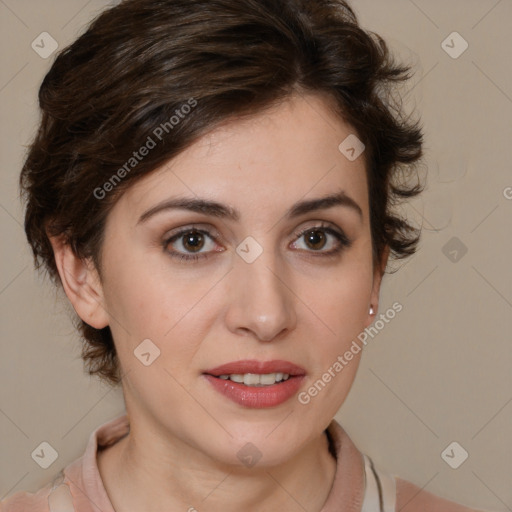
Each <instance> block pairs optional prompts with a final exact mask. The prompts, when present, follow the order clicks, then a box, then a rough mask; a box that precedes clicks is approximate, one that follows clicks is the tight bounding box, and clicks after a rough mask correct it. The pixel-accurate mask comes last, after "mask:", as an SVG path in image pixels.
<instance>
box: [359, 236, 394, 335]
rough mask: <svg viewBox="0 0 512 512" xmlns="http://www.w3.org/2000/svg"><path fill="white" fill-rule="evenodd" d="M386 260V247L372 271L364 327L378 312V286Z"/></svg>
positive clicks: (387, 252)
mask: <svg viewBox="0 0 512 512" xmlns="http://www.w3.org/2000/svg"><path fill="white" fill-rule="evenodd" d="M388 258H389V246H388V245H386V247H385V248H384V250H383V251H382V256H381V259H380V261H379V262H378V263H377V264H376V265H375V268H374V270H373V286H372V292H371V295H370V304H369V305H368V316H367V319H366V325H365V327H368V326H369V325H370V324H371V323H372V322H373V320H374V319H375V315H376V314H377V311H378V310H379V297H380V285H381V283H382V277H383V276H384V272H385V270H386V266H387V264H388ZM370 307H372V308H373V313H370Z"/></svg>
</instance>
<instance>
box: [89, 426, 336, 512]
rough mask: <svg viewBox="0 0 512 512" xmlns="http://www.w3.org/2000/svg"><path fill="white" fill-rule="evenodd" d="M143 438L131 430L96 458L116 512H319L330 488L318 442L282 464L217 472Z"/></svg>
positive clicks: (175, 444)
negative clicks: (237, 511) (146, 511)
mask: <svg viewBox="0 0 512 512" xmlns="http://www.w3.org/2000/svg"><path fill="white" fill-rule="evenodd" d="M144 432H147V430H146V431H144V430H141V431H134V429H133V428H131V429H130V433H129V434H128V435H127V436H125V437H124V438H123V439H121V440H120V441H118V442H117V443H116V444H114V445H113V446H111V447H109V448H107V449H105V450H102V451H100V452H99V453H98V467H99V470H100V474H101V477H102V480H103V483H104V485H105V489H106V491H107V494H108V495H109V497H110V500H111V502H112V505H113V507H114V509H115V510H116V512H132V511H133V510H148V511H156V510H183V511H189V512H194V511H197V512H202V511H203V510H208V511H209V512H221V511H222V512H225V511H226V510H244V512H256V511H258V512H262V511H275V510H287V511H290V512H291V511H293V512H294V511H300V512H303V511H304V510H308V511H314V512H319V511H320V510H321V509H322V506H323V504H324V503H325V501H326V499H327V496H328V494H329V491H330V489H331V486H332V482H333V480H334V474H335V471H336V461H335V460H334V458H333V457H332V455H331V454H330V452H329V443H328V439H327V436H326V435H325V434H322V435H321V436H319V437H318V438H316V439H314V440H313V441H312V442H311V443H309V444H307V445H306V446H304V447H302V449H301V450H300V451H299V452H298V453H296V454H295V455H294V456H293V457H292V458H291V459H289V460H287V461H285V462H283V463H282V464H279V465H276V466H272V467H263V468H259V469H258V468H257V467H254V468H252V469H250V470H249V469H246V468H240V467H238V466H236V467H235V466H227V465H224V464H219V463H218V462H217V461H214V460H211V459H209V458H207V457H206V456H205V455H204V454H202V453H199V452H198V451H197V450H195V449H194V448H193V447H191V446H189V445H187V444H186V443H183V442H180V440H178V439H171V440H169V438H168V437H166V438H165V440H164V439H161V438H159V437H158V436H154V435H147V434H146V435H145V436H144ZM242 489H243V492H241V490H242Z"/></svg>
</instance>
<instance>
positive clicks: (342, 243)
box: [163, 224, 352, 261]
mask: <svg viewBox="0 0 512 512" xmlns="http://www.w3.org/2000/svg"><path fill="white" fill-rule="evenodd" d="M312 231H322V232H323V233H326V234H329V235H332V236H334V237H335V238H336V239H337V241H338V244H339V245H338V247H337V248H336V249H331V250H330V251H327V252H326V251H313V250H310V251H306V252H308V253H311V256H313V257H323V258H329V257H331V258H332V257H335V256H337V255H338V254H339V253H341V252H342V251H343V250H344V249H347V248H349V247H350V246H351V245H352V242H351V241H350V240H349V239H348V237H347V236H346V235H345V234H344V233H343V232H338V231H337V230H335V229H333V228H331V227H329V226H327V225H325V224H321V225H319V226H310V227H307V228H305V229H302V230H300V231H298V232H295V233H294V235H295V237H296V240H299V239H300V238H301V237H302V236H304V235H305V234H306V233H310V232H312ZM189 233H200V234H202V235H206V236H207V237H209V238H210V239H211V240H213V241H214V242H216V237H215V236H213V235H212V234H211V233H210V232H209V231H206V230H203V229H199V228H196V227H193V226H190V227H187V228H184V229H182V230H180V231H179V232H177V233H175V234H173V235H172V236H171V237H169V238H167V239H166V240H165V241H164V243H163V248H164V250H165V251H166V252H167V254H168V255H169V256H171V257H172V258H176V259H178V260H179V261H198V260H201V259H204V258H208V257H209V255H210V252H206V253H198V254H186V253H180V252H177V251H174V252H173V251H169V250H167V247H168V246H169V245H170V244H172V243H174V242H176V241H177V240H179V239H180V238H181V237H183V236H184V235H186V234H189ZM216 252H221V251H216Z"/></svg>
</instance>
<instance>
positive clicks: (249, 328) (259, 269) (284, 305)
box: [226, 251, 297, 341]
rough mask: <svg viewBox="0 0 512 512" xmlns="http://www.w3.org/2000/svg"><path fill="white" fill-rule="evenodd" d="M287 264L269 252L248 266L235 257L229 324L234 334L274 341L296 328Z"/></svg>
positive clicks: (230, 287)
mask: <svg viewBox="0 0 512 512" xmlns="http://www.w3.org/2000/svg"><path fill="white" fill-rule="evenodd" d="M287 281H289V279H287V273H286V272H285V268H284V263H282V262H280V261H279V260H277V259H276V257H274V256H273V255H271V254H270V251H269V252H268V253H267V252H266V251H264V252H263V254H262V255H260V256H259V258H258V259H257V260H256V261H254V262H252V263H247V262H246V261H244V260H243V259H242V258H240V257H238V256H236V260H235V264H234V268H233V270H232V271H231V272H230V273H229V285H228V290H227V293H228V297H227V300H228V308H227V313H226V323H227V326H228V328H229V330H230V331H231V332H233V333H235V334H239V335H240V334H241V335H245V336H247V335H249V336H253V337H254V338H256V339H257V340H259V341H273V340H275V339H276V338H277V337H279V336H283V335H284V333H286V332H289V331H292V330H293V329H294V328H295V325H296V321H297V316H296V311H295V303H294V297H295V296H294V294H293V291H292V289H291V286H290V284H289V283H288V282H287Z"/></svg>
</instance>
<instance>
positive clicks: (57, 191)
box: [20, 0, 423, 384]
mask: <svg viewBox="0 0 512 512" xmlns="http://www.w3.org/2000/svg"><path fill="white" fill-rule="evenodd" d="M410 77H411V70H410V67H408V66H406V65H403V64H400V63H397V62H396V60H395V59H394V58H393V57H392V56H391V53H390V51H389V49H388V47H387V45H386V43H385V41H384V40H383V39H382V38H381V37H380V36H378V35H377V34H375V33H373V32H369V31H365V30H363V29H362V28H361V27H360V26H359V23H358V19H357V17H356V14H355V13H354V11H353V10H352V8H351V7H350V6H349V5H348V4H347V3H346V2H345V1H343V0H244V1H243V2H242V1H240V0H125V1H123V2H121V3H120V4H118V5H117V6H115V7H112V8H109V9H107V10H105V11H104V12H102V13H101V14H100V15H99V16H98V17H97V18H96V19H95V20H93V21H92V22H91V24H90V25H89V27H88V28H87V30H86V31H85V32H84V33H83V34H82V35H81V36H80V37H79V38H78V39H77V40H76V41H75V42H73V43H72V44H71V45H70V46H68V47H67V48H65V49H63V50H62V51H61V52H60V53H59V54H58V56H57V58H56V59H55V61H54V63H53V65H52V66H51V69H50V70H49V72H48V73H47V75H46V76H45V78H44V80H43V82H42V85H41V87H40V89H39V106H40V109H41V113H42V118H41V121H40V125H39V129H38V132H37V134H36V136H35V138H34V140H33V142H32V144H31V145H30V147H29V150H28V154H27V157H26V160H25V163H24V166H23V169H22V172H21V176H20V186H21V191H22V195H23V198H24V200H25V203H26V211H25V231H26V235H27V238H28V242H29V244H30V245H31V247H32V250H33V254H34V260H35V265H36V268H40V269H41V268H44V269H46V271H47V272H48V274H49V275H50V277H51V278H52V279H53V280H54V281H55V283H56V284H57V285H58V284H59V282H60V278H59V274H58V271H57V268H56V264H55V259H54V254H53V250H52V246H51V244H50V240H49V237H51V236H64V237H65V238H64V239H65V241H66V243H68V244H69V245H70V247H71V248H72V249H73V251H74V252H75V254H76V255H77V256H79V257H81V258H92V260H93V261H94V263H95V264H96V266H97V268H98V270H99V271H100V270H101V261H100V249H101V246H102V240H103V234H104V226H105V220H106V218H107V215H108V213H109V211H110V210H111V208H112V207H113V205H114V204H115V202H116V201H117V199H118V198H119V197H120V195H121V194H122V193H123V191H124V190H126V188H127V187H130V185H132V184H133V183H134V182H136V181H137V180H138V179H140V178H141V177H143V176H145V175H147V174H148V173H150V172H152V171H154V170H155V169H156V168H158V167H159V166H161V165H162V164H163V163H164V162H166V161H168V160H169V159H171V158H173V157H175V156H176V155H178V154H179V153H180V152H182V151H184V150H185V149H186V148H187V147H189V146H190V145H191V144H192V143H193V142H195V141H196V140H197V139H198V138H199V137H201V136H202V135H204V134H205V133H207V132H209V131H211V130H212V129H214V128H215V127H216V126H218V125H219V124H220V123H222V122H224V121H228V120H229V119H231V118H233V117H235V116H236V117H240V116H246V115H249V116H250V115H255V114H258V113H259V112H262V111H263V110H264V109H265V108H267V107H270V106H272V105H274V104H276V103H278V102H279V101H282V100H285V99H286V98H288V97H289V96H290V95H291V94H293V93H299V94H306V93H318V94H323V95H324V96H325V97H328V98H329V99H331V100H332V102H331V103H332V105H333V108H334V109H335V110H336V112H337V114H338V115H339V116H340V119H343V120H344V121H345V122H347V123H348V124H349V125H351V127H353V129H354V130H355V132H356V133H357V136H358V138H359V139H360V140H361V141H362V142H363V143H364V144H365V146H366V149H365V153H364V158H365V163H366V172H367V177H368V184H369V185H368V189H369V200H370V224H371V234H372V243H373V257H374V263H375V262H377V261H379V258H380V256H382V254H383V252H384V251H385V250H386V248H389V249H390V253H391V255H392V256H394V257H395V258H404V257H406V256H408V255H411V254H413V253H414V251H415V250H416V246H417V243H418V240H419V231H418V230H417V229H415V228H414V227H413V226H412V225H410V224H409V223H408V222H407V220H406V219H405V218H403V217H401V216H400V215H398V214H397V213H396V212H395V206H396V204H397V203H399V202H400V201H401V200H403V199H404V198H408V197H412V196H414V195H416V194H418V193H419V192H420V190H421V185H420V184H419V182H416V183H415V184H414V185H411V184H410V180H409V179H408V178H409V177H414V176H416V175H417V173H416V167H417V165H416V164H417V162H418V161H419V160H420V159H421V156H422V139H423V135H422V129H421V127H420V125H419V121H418V120H416V121H415V122H412V121H411V116H410V115H409V116H405V114H404V112H403V109H402V108H401V105H400V103H401V101H396V95H395V94H394V92H395V91H396V86H397V84H399V83H401V82H404V81H406V80H408V79H409V78H410ZM187 105H188V107H186V106H187ZM184 112H185V113H186V114H187V115H186V116H185V115H183V113H184ZM180 113H182V115H180ZM176 116H179V117H180V119H179V122H174V121H173V118H174V119H176ZM159 126H160V127H164V128H165V132H166V133H165V137H161V140H158V144H156V147H154V149H152V150H151V151H150V152H149V154H148V155H147V156H145V158H144V159H141V161H140V162H139V161H137V163H136V165H134V166H133V168H131V169H129V172H128V169H127V168H126V162H127V161H129V160H130V158H132V157H133V151H134V150H136V149H138V148H139V147H141V146H143V145H144V144H145V143H146V142H147V140H148V135H150V134H151V133H154V130H155V127H159ZM162 133H163V132H162ZM340 142H341V141H340ZM123 166H124V170H125V172H123ZM114 175H117V176H118V177H119V178H121V177H122V179H119V180H118V182H116V183H114V184H113V185H115V186H110V187H109V186H108V184H107V182H110V183H111V184H112V182H111V180H112V178H113V177H114ZM407 183H409V184H407ZM106 184H107V185H106ZM107 190H108V194H107V193H105V191H107ZM99 191H101V193H100V192H99ZM99 196H101V197H99ZM100 275H101V272H100ZM76 326H77V328H78V330H79V331H80V333H81V335H82V338H83V346H82V357H83V359H84V362H85V366H86V368H87V370H88V372H89V374H96V375H98V376H99V377H100V378H102V379H104V380H105V381H108V382H109V383H111V384H118V383H119V382H120V369H119V361H118V358H117V354H116V350H115V346H114V340H113V339H112V334H111V331H110V328H109V327H105V328H103V329H95V328H93V327H92V326H90V325H88V324H87V323H86V322H84V321H82V320H81V319H79V318H78V317H77V318H76Z"/></svg>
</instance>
